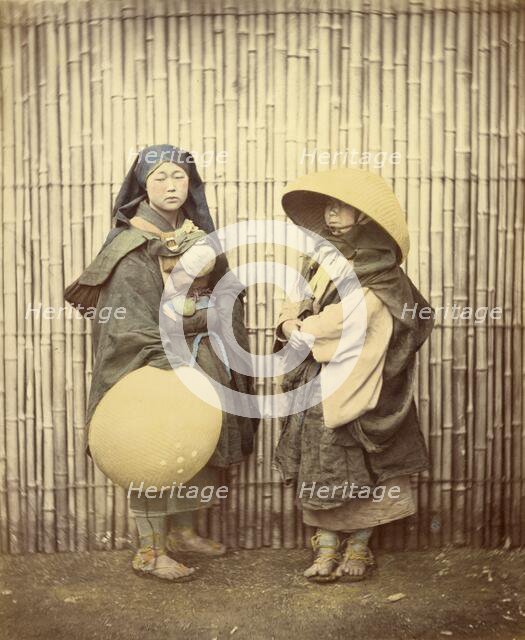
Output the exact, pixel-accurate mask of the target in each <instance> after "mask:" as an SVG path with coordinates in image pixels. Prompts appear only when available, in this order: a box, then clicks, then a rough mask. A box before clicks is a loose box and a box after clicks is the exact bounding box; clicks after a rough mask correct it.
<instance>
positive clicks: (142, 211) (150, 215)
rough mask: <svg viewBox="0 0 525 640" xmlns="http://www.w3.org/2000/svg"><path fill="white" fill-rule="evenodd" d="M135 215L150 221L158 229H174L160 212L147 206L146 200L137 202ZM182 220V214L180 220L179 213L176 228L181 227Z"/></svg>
mask: <svg viewBox="0 0 525 640" xmlns="http://www.w3.org/2000/svg"><path fill="white" fill-rule="evenodd" d="M135 216H138V217H139V218H142V219H143V220H147V221H148V222H151V224H153V225H154V226H155V227H157V229H159V230H160V231H174V230H175V229H174V228H173V227H172V226H171V224H170V223H169V222H168V221H167V220H166V218H164V217H163V216H161V215H160V213H157V211H155V210H154V209H152V208H151V207H150V206H149V204H148V202H147V201H146V200H142V202H140V203H139V206H138V207H137V213H136V214H135ZM184 220H185V218H184V215H183V216H182V220H180V215H179V220H178V222H179V224H177V227H176V228H179V227H181V226H182V223H183V222H184Z"/></svg>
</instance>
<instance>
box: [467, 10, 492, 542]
mask: <svg viewBox="0 0 525 640" xmlns="http://www.w3.org/2000/svg"><path fill="white" fill-rule="evenodd" d="M486 9H487V6H486V3H483V5H482V6H481V12H480V18H479V41H478V54H477V58H478V70H477V74H478V80H477V84H478V101H479V102H478V162H477V175H478V184H477V207H476V214H477V224H476V249H477V260H476V274H475V279H476V296H475V299H474V301H475V306H476V308H480V307H484V306H488V254H489V235H488V228H489V219H488V214H489V203H488V190H489V185H488V161H489V86H488V79H489V56H488V51H489V49H488V40H489V29H488V26H489V25H488V13H487V10H486ZM487 336H488V331H487V324H486V323H482V324H481V325H479V326H478V327H476V332H475V345H474V346H475V353H476V358H475V363H474V366H475V404H474V415H475V417H476V420H475V431H474V466H473V470H472V482H473V502H472V509H473V513H481V512H482V511H483V509H484V510H485V527H486V525H487V523H488V522H489V521H490V518H491V514H492V501H491V494H492V492H491V484H489V483H487V484H486V485H485V486H484V485H483V480H484V478H483V475H484V470H485V469H486V472H487V479H489V478H493V470H492V451H493V441H494V432H493V428H492V423H491V422H488V420H487V417H488V415H487V414H488V406H487V404H488V398H489V387H488V361H487V358H488V353H487V347H488V343H487ZM485 440H486V444H487V455H486V457H485V458H483V455H484V452H483V450H482V449H478V446H483V443H484V442H485ZM492 486H493V485H492ZM483 503H484V504H483ZM486 542H489V538H486Z"/></svg>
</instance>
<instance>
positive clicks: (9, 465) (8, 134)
mask: <svg viewBox="0 0 525 640" xmlns="http://www.w3.org/2000/svg"><path fill="white" fill-rule="evenodd" d="M3 11H4V15H6V16H7V19H8V26H6V27H4V28H3V29H2V36H3V37H2V55H3V60H4V64H3V65H2V95H4V96H8V99H6V100H3V101H2V109H3V112H2V122H3V123H4V130H3V144H2V158H3V160H2V166H3V176H4V184H3V198H2V209H3V213H4V215H3V236H2V242H3V243H4V244H3V247H4V251H3V264H2V268H3V274H4V275H3V280H4V285H3V308H4V354H3V355H4V372H5V379H6V380H8V381H13V380H17V369H18V367H17V340H16V336H17V291H16V285H17V282H16V271H17V263H16V262H17V261H16V215H15V212H16V199H15V156H16V153H15V140H14V134H15V113H14V103H13V101H12V98H13V97H14V91H15V84H14V67H15V64H14V42H13V31H12V28H11V26H10V23H11V20H12V15H13V7H12V6H11V7H6V8H5V9H4V10H3ZM16 391H17V389H16V385H9V386H7V387H6V388H5V428H6V431H5V433H6V439H5V456H6V461H5V462H6V467H5V468H6V490H7V514H8V520H7V522H8V531H9V551H10V552H11V553H20V552H22V551H23V549H24V537H23V532H24V525H23V515H22V513H23V508H22V504H21V502H22V501H21V496H20V488H21V483H20V473H21V472H22V470H21V469H20V468H19V442H18V436H17V433H18V416H17V393H16Z"/></svg>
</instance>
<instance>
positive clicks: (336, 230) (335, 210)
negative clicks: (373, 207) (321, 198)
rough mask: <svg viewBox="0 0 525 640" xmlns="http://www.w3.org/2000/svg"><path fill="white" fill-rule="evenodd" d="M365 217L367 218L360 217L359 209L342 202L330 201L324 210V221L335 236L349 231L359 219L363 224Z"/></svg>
mask: <svg viewBox="0 0 525 640" xmlns="http://www.w3.org/2000/svg"><path fill="white" fill-rule="evenodd" d="M363 217H366V216H364V214H361V216H360V211H359V209H356V208H355V207H352V206H351V205H349V204H345V203H344V202H341V201H340V200H330V201H329V202H328V204H327V205H326V208H325V210H324V221H325V223H326V225H327V226H328V227H329V229H330V231H331V232H332V234H333V235H334V236H340V235H342V234H343V233H346V232H347V231H349V230H350V228H351V227H352V226H353V225H354V224H356V222H357V220H358V219H359V222H360V223H361V222H363V220H362V218H363Z"/></svg>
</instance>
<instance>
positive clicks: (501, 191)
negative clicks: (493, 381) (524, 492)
mask: <svg viewBox="0 0 525 640" xmlns="http://www.w3.org/2000/svg"><path fill="white" fill-rule="evenodd" d="M508 18H509V14H508V12H506V11H501V12H500V22H499V33H498V50H499V74H498V85H499V86H498V93H499V100H500V118H499V158H500V162H499V166H498V170H497V181H498V267H497V269H498V271H497V284H496V304H497V305H498V306H501V307H502V308H503V318H502V319H501V320H498V321H497V323H496V349H498V351H499V352H500V353H501V355H502V360H501V370H500V372H499V375H500V376H501V383H502V386H503V397H502V401H503V469H504V476H505V485H504V491H503V527H504V535H505V542H506V543H507V544H509V543H512V520H513V517H512V477H513V476H512V459H513V452H512V426H511V420H512V397H511V393H512V384H511V383H512V381H511V379H510V375H511V352H510V346H511V345H510V344H508V341H507V336H508V327H509V325H510V324H511V310H510V308H509V305H510V304H512V286H513V285H512V283H513V274H512V266H513V265H512V260H511V258H512V255H513V231H514V229H513V215H514V212H511V210H510V208H509V202H508V199H507V195H508V193H507V163H508V162H509V154H508V137H509V135H508V79H509V78H508V60H509V56H508V47H507V43H508V28H509V27H508V24H509V23H508Z"/></svg>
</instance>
